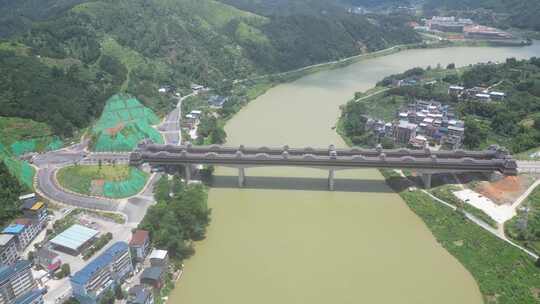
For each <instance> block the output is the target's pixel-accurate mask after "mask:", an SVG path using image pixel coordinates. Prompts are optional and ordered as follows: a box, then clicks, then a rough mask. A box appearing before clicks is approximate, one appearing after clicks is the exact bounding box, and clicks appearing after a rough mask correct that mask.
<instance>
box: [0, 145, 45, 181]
mask: <svg viewBox="0 0 540 304" xmlns="http://www.w3.org/2000/svg"><path fill="white" fill-rule="evenodd" d="M0 161H2V162H4V164H5V165H6V167H7V168H8V170H9V173H11V175H13V176H15V177H16V178H17V180H19V182H20V183H22V184H24V185H25V186H27V187H28V188H30V189H32V188H34V175H35V173H36V172H35V171H34V168H33V167H32V166H30V164H28V163H27V162H26V161H22V160H18V159H16V158H14V157H13V155H12V154H11V153H10V151H8V149H6V147H5V146H4V145H2V144H0Z"/></svg>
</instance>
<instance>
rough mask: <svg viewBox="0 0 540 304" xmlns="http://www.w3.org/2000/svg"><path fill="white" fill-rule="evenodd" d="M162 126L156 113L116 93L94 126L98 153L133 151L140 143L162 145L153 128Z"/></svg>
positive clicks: (130, 97)
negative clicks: (152, 142) (144, 141)
mask: <svg viewBox="0 0 540 304" xmlns="http://www.w3.org/2000/svg"><path fill="white" fill-rule="evenodd" d="M157 123H159V118H158V117H157V116H156V114H155V113H154V112H153V111H152V110H150V109H148V108H146V107H144V106H143V105H142V104H141V103H140V102H139V101H138V100H137V99H136V98H134V97H132V96H130V95H126V94H116V95H114V96H112V97H111V98H109V100H107V104H106V106H105V109H104V110H103V114H102V115H101V117H100V119H99V121H98V122H97V123H96V125H95V126H94V129H93V132H94V136H95V137H96V142H95V145H94V150H95V151H100V152H105V151H131V150H133V148H135V146H136V145H137V143H139V142H140V141H141V140H143V139H146V138H150V139H152V140H153V141H154V142H156V143H163V138H162V137H161V135H160V133H159V132H158V131H157V130H156V129H154V128H152V127H151V125H155V124H157Z"/></svg>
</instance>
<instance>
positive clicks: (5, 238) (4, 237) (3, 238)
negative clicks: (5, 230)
mask: <svg viewBox="0 0 540 304" xmlns="http://www.w3.org/2000/svg"><path fill="white" fill-rule="evenodd" d="M14 237H15V236H13V234H0V246H6V244H7V243H9V241H11V240H12V239H13V238H14Z"/></svg>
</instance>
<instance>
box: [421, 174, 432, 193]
mask: <svg viewBox="0 0 540 304" xmlns="http://www.w3.org/2000/svg"><path fill="white" fill-rule="evenodd" d="M431 175H432V174H431V173H422V182H423V183H424V188H426V189H429V188H431Z"/></svg>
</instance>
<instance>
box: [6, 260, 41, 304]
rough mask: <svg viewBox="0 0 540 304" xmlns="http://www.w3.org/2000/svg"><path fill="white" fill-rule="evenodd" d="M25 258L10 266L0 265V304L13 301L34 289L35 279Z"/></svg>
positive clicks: (8, 303)
mask: <svg viewBox="0 0 540 304" xmlns="http://www.w3.org/2000/svg"><path fill="white" fill-rule="evenodd" d="M31 266H32V264H31V263H30V262H29V261H27V260H20V261H17V262H16V263H15V264H13V265H11V266H2V267H0V304H12V303H15V302H16V300H17V299H18V298H20V297H21V296H23V295H25V294H26V293H28V292H29V291H31V290H34V289H36V287H37V285H36V281H35V279H34V277H33V276H32V272H31V270H30V268H31Z"/></svg>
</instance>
